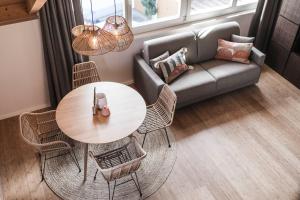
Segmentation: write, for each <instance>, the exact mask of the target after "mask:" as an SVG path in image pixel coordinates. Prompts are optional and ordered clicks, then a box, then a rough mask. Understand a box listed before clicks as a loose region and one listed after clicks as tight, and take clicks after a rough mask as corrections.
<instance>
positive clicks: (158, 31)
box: [133, 9, 255, 39]
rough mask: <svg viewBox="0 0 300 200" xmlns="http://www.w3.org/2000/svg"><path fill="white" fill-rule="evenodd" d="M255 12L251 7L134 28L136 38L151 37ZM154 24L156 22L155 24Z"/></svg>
mask: <svg viewBox="0 0 300 200" xmlns="http://www.w3.org/2000/svg"><path fill="white" fill-rule="evenodd" d="M253 13H255V9H250V10H245V11H241V12H235V13H230V14H226V15H222V16H218V17H211V18H206V19H200V20H191V21H185V22H181V23H179V24H178V23H177V24H176V23H175V24H173V25H170V23H169V22H161V23H164V24H166V23H168V24H169V26H168V27H166V25H164V28H158V27H156V29H155V28H152V29H150V30H145V28H144V31H143V32H140V31H137V30H136V29H134V30H133V31H134V36H135V39H139V38H145V37H149V36H150V37H151V35H153V36H155V35H161V33H162V32H165V33H167V32H172V31H174V30H178V29H186V28H189V27H191V26H201V25H206V24H211V23H212V22H214V21H224V20H226V19H227V20H228V19H230V18H233V17H238V16H243V15H247V14H253ZM153 25H154V24H153Z"/></svg>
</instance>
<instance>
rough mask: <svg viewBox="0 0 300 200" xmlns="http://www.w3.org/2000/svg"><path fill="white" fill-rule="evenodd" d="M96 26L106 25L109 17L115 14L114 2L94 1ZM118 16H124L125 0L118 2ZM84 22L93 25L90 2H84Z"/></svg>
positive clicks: (105, 0)
mask: <svg viewBox="0 0 300 200" xmlns="http://www.w3.org/2000/svg"><path fill="white" fill-rule="evenodd" d="M92 4H93V14H94V22H95V24H97V25H99V26H101V25H104V23H105V20H106V18H107V17H109V16H112V15H114V14H115V7H114V1H111V0H110V1H108V0H92ZM116 5H117V6H116V8H117V15H120V16H124V0H116ZM82 11H83V16H84V22H85V23H86V24H92V14H91V4H90V0H82Z"/></svg>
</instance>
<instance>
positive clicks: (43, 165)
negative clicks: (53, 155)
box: [41, 154, 47, 182]
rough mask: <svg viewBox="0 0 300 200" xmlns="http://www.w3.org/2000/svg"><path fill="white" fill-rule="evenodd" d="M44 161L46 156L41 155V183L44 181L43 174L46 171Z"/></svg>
mask: <svg viewBox="0 0 300 200" xmlns="http://www.w3.org/2000/svg"><path fill="white" fill-rule="evenodd" d="M43 157H44V159H43ZM46 160H47V157H46V154H45V155H44V156H43V155H41V173H42V180H41V182H42V181H43V180H44V174H45V169H46Z"/></svg>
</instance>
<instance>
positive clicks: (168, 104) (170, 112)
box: [153, 84, 177, 125]
mask: <svg viewBox="0 0 300 200" xmlns="http://www.w3.org/2000/svg"><path fill="white" fill-rule="evenodd" d="M176 102H177V96H176V94H175V93H174V92H173V90H172V89H171V88H170V87H169V86H168V85H167V84H165V85H164V86H163V88H162V90H161V92H160V94H159V97H158V99H157V101H156V102H155V103H154V104H153V107H154V108H155V110H156V111H157V112H158V114H159V115H160V116H161V117H162V119H163V120H164V122H165V123H166V124H167V125H170V124H172V122H173V118H174V113H175V108H176Z"/></svg>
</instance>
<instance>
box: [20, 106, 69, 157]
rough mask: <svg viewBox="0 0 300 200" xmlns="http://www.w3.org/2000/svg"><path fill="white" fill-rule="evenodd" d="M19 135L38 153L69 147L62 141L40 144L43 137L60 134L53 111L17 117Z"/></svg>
mask: <svg viewBox="0 0 300 200" xmlns="http://www.w3.org/2000/svg"><path fill="white" fill-rule="evenodd" d="M19 121H20V133H21V137H22V138H23V140H24V141H25V142H26V143H28V144H29V145H31V146H34V147H35V148H36V149H37V150H38V151H39V152H41V153H42V152H49V151H53V150H60V149H69V148H70V145H69V144H68V143H66V142H64V141H49V142H43V143H42V141H41V140H42V136H43V135H48V136H49V135H50V134H53V135H54V134H55V135H57V134H58V133H61V131H60V129H59V127H58V125H57V123H56V120H55V111H47V112H43V113H24V114H22V115H20V117H19Z"/></svg>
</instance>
